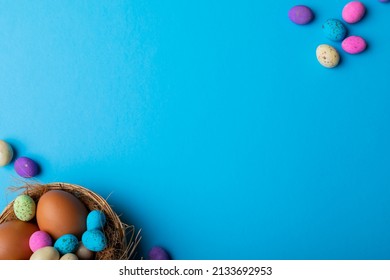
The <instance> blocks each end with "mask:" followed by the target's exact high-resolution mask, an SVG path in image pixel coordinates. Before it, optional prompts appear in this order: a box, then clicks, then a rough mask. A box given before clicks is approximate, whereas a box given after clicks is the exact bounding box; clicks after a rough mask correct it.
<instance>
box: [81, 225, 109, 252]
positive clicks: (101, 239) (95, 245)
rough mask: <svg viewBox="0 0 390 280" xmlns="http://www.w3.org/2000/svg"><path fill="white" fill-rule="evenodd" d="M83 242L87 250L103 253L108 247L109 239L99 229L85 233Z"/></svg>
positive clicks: (82, 238)
mask: <svg viewBox="0 0 390 280" xmlns="http://www.w3.org/2000/svg"><path fill="white" fill-rule="evenodd" d="M81 241H82V242H83V245H84V246H85V248H87V249H88V250H90V251H92V252H100V251H103V250H104V249H105V248H106V247H107V239H106V236H105V235H104V233H103V232H102V231H101V230H98V229H92V230H87V231H86V232H84V233H83V236H82V237H81Z"/></svg>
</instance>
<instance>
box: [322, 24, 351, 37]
mask: <svg viewBox="0 0 390 280" xmlns="http://www.w3.org/2000/svg"><path fill="white" fill-rule="evenodd" d="M322 30H323V32H324V34H325V36H326V38H328V39H329V40H332V41H342V40H343V39H344V38H345V37H346V36H347V28H346V27H345V26H344V24H343V23H342V22H341V21H340V20H338V19H328V20H326V21H325V22H324V23H323V24H322Z"/></svg>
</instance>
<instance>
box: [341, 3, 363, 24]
mask: <svg viewBox="0 0 390 280" xmlns="http://www.w3.org/2000/svg"><path fill="white" fill-rule="evenodd" d="M365 13H366V7H365V6H364V4H363V3H362V2H359V1H351V2H349V3H347V4H346V5H345V6H344V8H343V11H342V14H341V16H342V18H343V20H345V21H346V22H348V23H357V22H358V21H360V20H361V19H362V18H363V16H364V14H365Z"/></svg>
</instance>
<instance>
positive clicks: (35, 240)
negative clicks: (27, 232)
mask: <svg viewBox="0 0 390 280" xmlns="http://www.w3.org/2000/svg"><path fill="white" fill-rule="evenodd" d="M29 246H30V249H31V251H33V252H35V251H36V250H38V249H40V248H43V247H46V246H53V240H52V239H51V236H50V235H49V234H48V233H47V232H45V231H42V230H39V231H36V232H34V233H33V234H32V235H31V236H30V239H29Z"/></svg>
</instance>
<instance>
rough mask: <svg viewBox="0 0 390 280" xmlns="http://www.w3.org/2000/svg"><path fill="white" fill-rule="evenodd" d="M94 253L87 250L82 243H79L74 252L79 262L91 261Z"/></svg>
mask: <svg viewBox="0 0 390 280" xmlns="http://www.w3.org/2000/svg"><path fill="white" fill-rule="evenodd" d="M94 254H95V253H94V252H92V251H90V250H88V249H87V248H86V247H85V246H84V244H83V242H81V241H80V242H79V247H78V248H77V250H76V256H77V257H78V258H79V260H91V259H93V256H94Z"/></svg>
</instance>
